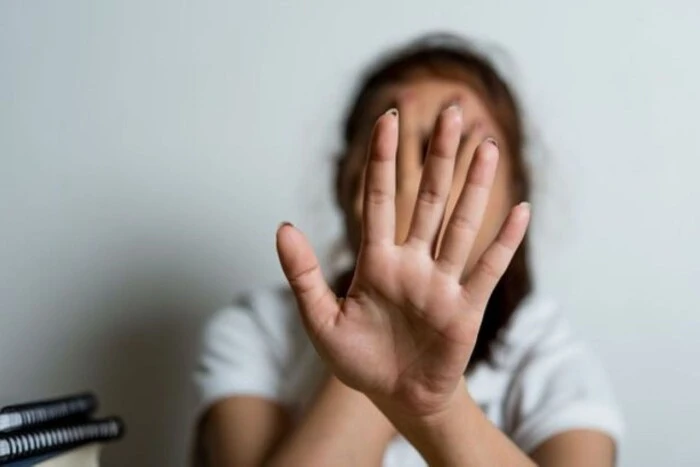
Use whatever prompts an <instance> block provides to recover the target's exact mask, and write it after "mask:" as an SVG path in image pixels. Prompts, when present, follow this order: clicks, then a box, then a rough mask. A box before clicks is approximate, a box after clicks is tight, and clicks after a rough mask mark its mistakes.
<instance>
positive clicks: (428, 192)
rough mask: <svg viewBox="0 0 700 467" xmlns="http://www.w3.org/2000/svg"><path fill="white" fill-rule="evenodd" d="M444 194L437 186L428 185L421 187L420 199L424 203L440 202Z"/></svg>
mask: <svg viewBox="0 0 700 467" xmlns="http://www.w3.org/2000/svg"><path fill="white" fill-rule="evenodd" d="M443 198H444V196H443V195H442V193H440V191H439V190H438V189H436V188H435V187H431V186H427V187H423V188H421V190H420V191H419V192H418V201H419V202H420V203H423V204H429V205H434V204H439V203H441V202H442V200H443Z"/></svg>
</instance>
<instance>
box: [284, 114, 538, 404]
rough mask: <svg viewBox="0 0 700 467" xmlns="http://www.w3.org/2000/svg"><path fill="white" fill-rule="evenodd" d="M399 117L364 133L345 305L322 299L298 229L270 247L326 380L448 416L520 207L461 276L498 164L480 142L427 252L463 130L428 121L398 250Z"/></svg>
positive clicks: (449, 122) (525, 214)
mask: <svg viewBox="0 0 700 467" xmlns="http://www.w3.org/2000/svg"><path fill="white" fill-rule="evenodd" d="M398 118H399V116H398V114H397V112H396V111H395V110H391V111H389V112H387V113H385V114H384V115H382V116H381V117H380V118H379V119H378V121H377V123H376V126H375V128H374V132H373V135H372V140H371V143H370V148H369V156H368V162H367V167H366V175H365V177H366V178H365V196H364V209H363V223H362V224H363V225H362V228H363V232H362V233H363V236H362V245H361V248H360V252H359V256H358V258H357V265H356V268H355V276H354V278H353V281H352V285H351V286H350V289H349V291H348V295H347V297H345V298H344V299H338V297H336V296H335V294H334V293H333V292H332V291H331V289H330V288H329V286H328V284H327V282H326V281H325V280H324V278H323V275H322V273H321V270H320V267H319V263H318V261H317V258H316V256H315V255H314V252H313V250H312V249H311V247H310V245H309V243H308V242H307V241H306V239H305V238H304V236H303V234H302V233H301V232H300V231H298V230H297V229H295V228H294V227H292V226H291V225H289V224H285V225H283V226H281V227H280V229H279V230H278V232H277V249H278V253H279V258H280V262H281V264H282V268H283V270H284V273H285V275H286V277H287V279H288V281H289V283H290V285H291V287H292V289H293V291H294V294H295V296H296V299H297V302H298V305H299V310H300V313H301V316H302V319H303V321H304V324H305V326H306V329H307V332H308V334H309V336H310V338H311V340H312V342H313V344H314V346H315V347H316V349H317V351H318V352H319V354H320V355H321V356H322V357H323V359H324V360H325V361H326V363H327V364H328V366H329V367H330V369H331V370H332V371H333V373H334V374H335V375H336V376H337V377H338V378H339V379H340V380H341V381H343V382H344V383H345V384H347V385H348V386H350V387H352V388H355V389H357V390H359V391H362V392H364V393H365V394H367V395H368V396H369V397H370V398H371V399H372V400H373V401H375V403H377V404H378V405H379V406H380V408H381V406H382V405H391V406H392V407H394V408H398V409H400V410H402V411H405V412H407V413H411V414H415V415H419V416H422V415H430V414H432V413H436V412H439V411H441V410H443V409H444V408H445V407H447V405H448V402H449V400H450V398H451V397H452V395H453V394H454V392H455V390H456V389H457V388H458V385H459V384H460V383H461V382H462V381H463V373H464V370H465V368H466V366H467V363H468V362H469V359H470V356H471V353H472V350H473V348H474V344H475V342H476V338H477V334H478V331H479V327H480V325H481V320H482V316H483V313H484V310H485V308H486V304H487V302H488V299H489V297H490V295H491V293H492V292H493V289H494V287H495V286H496V283H497V282H498V280H499V279H500V277H501V276H502V275H503V273H504V272H505V270H506V268H507V266H508V264H509V262H510V260H511V258H512V257H513V254H514V252H515V250H516V248H517V247H518V245H519V244H520V242H521V241H522V238H523V236H524V234H525V230H526V229H527V224H528V221H529V205H527V204H526V203H521V204H519V205H517V206H516V207H514V208H513V209H512V211H511V213H510V214H509V216H508V218H507V219H506V221H505V222H504V224H503V226H502V227H501V230H500V232H499V234H498V236H497V238H496V239H495V241H494V242H493V243H492V244H491V245H490V246H489V247H488V248H487V249H486V251H485V252H484V254H483V255H482V256H481V258H480V259H479V260H478V261H477V263H476V265H475V266H474V268H473V269H472V270H471V271H468V274H467V275H466V276H465V275H464V268H465V264H466V262H467V258H468V256H469V252H470V250H471V248H472V245H473V243H474V240H475V238H476V235H477V232H478V231H479V227H480V225H481V221H482V218H483V216H484V211H485V209H486V206H487V202H488V199H489V193H490V189H491V185H492V183H493V179H494V175H495V172H496V166H497V162H498V148H497V146H496V145H495V144H494V143H493V142H492V140H487V141H484V142H483V143H481V144H480V145H479V147H478V148H477V150H476V154H475V157H474V159H473V160H472V163H471V166H470V168H469V172H468V175H467V180H466V183H465V184H464V188H463V190H462V193H461V194H460V197H459V199H458V201H457V203H456V206H455V209H454V211H453V213H452V215H451V217H450V219H449V222H448V224H447V226H446V228H445V232H444V236H443V238H442V241H441V244H440V248H439V251H438V252H437V253H435V254H434V250H433V247H434V245H435V242H436V237H437V236H438V234H439V231H440V227H441V225H442V222H443V216H444V212H445V206H446V203H447V198H448V194H449V190H450V186H451V182H452V176H453V170H454V166H455V157H456V153H457V149H458V146H459V140H460V134H461V128H462V113H461V109H460V108H459V107H456V106H453V107H450V108H448V109H446V110H444V111H443V112H442V113H441V114H440V116H439V118H438V121H437V124H436V126H435V130H434V132H433V135H432V137H431V142H430V145H429V151H428V155H427V158H426V162H425V167H424V169H423V174H422V179H421V185H420V189H419V194H418V198H417V201H416V205H415V209H414V213H413V218H412V223H411V227H410V230H409V233H408V237H407V239H406V240H405V242H404V243H403V244H400V245H397V244H396V242H395V232H394V230H395V206H394V203H395V200H394V198H395V191H396V189H395V185H396V182H395V177H396V153H397V146H398V137H399V135H398V132H399V130H398Z"/></svg>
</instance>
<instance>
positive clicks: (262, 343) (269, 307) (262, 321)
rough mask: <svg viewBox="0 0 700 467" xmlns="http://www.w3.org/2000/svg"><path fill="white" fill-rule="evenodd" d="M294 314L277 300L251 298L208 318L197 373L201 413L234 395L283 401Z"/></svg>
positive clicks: (269, 297) (270, 297)
mask: <svg viewBox="0 0 700 467" xmlns="http://www.w3.org/2000/svg"><path fill="white" fill-rule="evenodd" d="M290 311H293V310H288V309H285V307H284V306H283V304H282V303H280V302H279V300H277V299H276V298H275V297H273V296H257V297H250V296H248V297H244V298H242V299H240V300H238V301H237V302H236V303H235V304H234V305H232V306H229V307H227V308H224V309H222V310H219V311H218V312H217V313H215V314H214V315H213V316H212V317H211V318H210V319H209V321H208V322H207V323H206V325H205V327H204V331H203V333H202V338H201V350H200V355H199V360H198V364H197V368H196V370H195V374H194V379H195V383H196V385H197V388H198V391H199V407H198V413H199V414H202V413H204V411H205V410H207V409H208V408H209V407H210V406H211V405H212V404H213V403H214V402H216V401H218V400H220V399H223V398H226V397H230V396H257V397H263V398H266V399H270V400H273V401H277V402H281V400H282V399H283V389H284V385H283V384H282V382H283V379H284V378H283V372H284V367H285V355H287V354H288V350H289V349H286V345H287V343H286V341H285V333H284V327H285V321H284V318H285V315H286V314H290Z"/></svg>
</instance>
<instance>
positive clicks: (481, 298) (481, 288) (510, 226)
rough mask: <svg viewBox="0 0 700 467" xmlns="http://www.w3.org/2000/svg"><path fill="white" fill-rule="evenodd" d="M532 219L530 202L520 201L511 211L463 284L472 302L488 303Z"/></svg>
mask: <svg viewBox="0 0 700 467" xmlns="http://www.w3.org/2000/svg"><path fill="white" fill-rule="evenodd" d="M529 222H530V205H529V204H528V203H525V202H523V203H520V204H518V205H517V206H515V207H514V208H513V210H512V211H511V212H510V214H509V215H508V218H507V219H506V221H505V222H504V223H503V226H502V227H501V231H500V232H499V233H498V236H497V237H496V240H494V242H493V243H492V244H491V245H490V246H489V247H488V248H487V249H486V251H485V252H484V254H483V255H482V256H481V258H480V259H479V261H478V262H477V263H476V265H475V267H474V269H473V271H472V272H471V273H470V274H469V275H468V277H467V280H466V281H465V282H464V284H463V285H462V290H463V292H464V295H465V297H467V299H468V300H469V301H470V302H471V303H472V304H475V305H476V304H478V305H479V306H481V307H485V306H486V303H487V302H488V300H489V297H490V296H491V293H493V290H494V289H495V288H496V284H498V281H499V280H500V279H501V277H502V276H503V274H504V273H505V272H506V269H508V265H509V264H510V261H511V259H513V255H514V254H515V251H516V250H517V249H518V246H520V243H521V242H522V241H523V237H524V236H525V231H526V230H527V226H528V223H529Z"/></svg>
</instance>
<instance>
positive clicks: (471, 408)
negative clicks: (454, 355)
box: [387, 386, 535, 467]
mask: <svg viewBox="0 0 700 467" xmlns="http://www.w3.org/2000/svg"><path fill="white" fill-rule="evenodd" d="M387 413H388V414H389V416H390V419H391V420H392V422H393V423H394V425H395V426H396V427H397V428H398V430H399V431H400V432H401V434H402V435H403V436H404V437H405V438H406V439H407V440H408V441H409V442H411V444H413V446H414V447H415V448H416V449H417V450H418V451H419V452H420V453H421V455H422V456H423V457H424V458H425V460H426V461H427V462H428V464H429V465H431V466H460V467H485V466H493V465H504V466H506V465H507V466H534V465H535V464H534V463H533V462H532V460H531V459H530V458H529V457H528V456H527V455H526V454H525V453H523V452H522V451H521V450H520V449H519V448H518V447H517V446H516V445H515V444H514V443H513V442H512V441H511V440H510V439H509V438H508V437H507V436H506V435H505V434H503V433H502V432H501V431H500V430H499V429H498V428H496V427H495V426H494V425H493V424H492V423H491V422H490V421H489V420H488V419H487V418H486V416H485V415H484V413H483V412H482V411H481V409H480V408H479V407H478V405H477V404H476V403H475V402H474V400H473V399H472V398H471V396H470V395H469V393H468V392H467V389H466V387H463V386H460V389H459V390H458V391H457V392H456V393H455V397H454V399H453V403H452V405H451V406H450V408H449V409H448V410H445V411H444V412H441V413H440V414H437V415H435V416H431V417H421V418H416V417H407V416H405V414H401V413H396V414H392V413H391V409H388V411H387Z"/></svg>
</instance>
